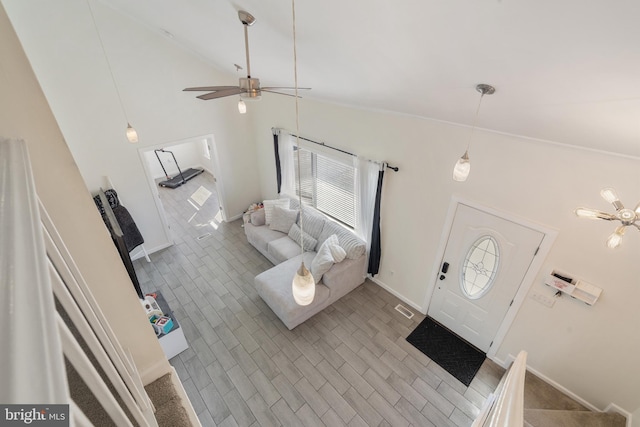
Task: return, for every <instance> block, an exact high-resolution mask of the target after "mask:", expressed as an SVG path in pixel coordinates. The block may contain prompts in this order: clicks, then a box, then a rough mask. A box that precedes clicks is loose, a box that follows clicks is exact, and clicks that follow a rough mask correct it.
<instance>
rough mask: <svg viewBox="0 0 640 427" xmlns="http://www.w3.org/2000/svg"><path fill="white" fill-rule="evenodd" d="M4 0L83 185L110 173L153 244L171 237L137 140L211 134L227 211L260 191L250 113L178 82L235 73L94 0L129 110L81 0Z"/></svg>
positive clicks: (230, 79) (232, 212) (229, 80)
mask: <svg viewBox="0 0 640 427" xmlns="http://www.w3.org/2000/svg"><path fill="white" fill-rule="evenodd" d="M2 1H3V4H4V5H5V8H6V10H7V14H8V15H9V17H10V19H11V21H12V23H13V25H14V27H15V28H16V32H17V33H18V36H19V37H20V40H21V42H22V44H23V46H24V49H25V51H26V53H27V56H28V57H29V60H30V61H31V64H32V66H33V69H34V71H35V74H36V76H37V77H38V79H39V82H40V84H41V86H42V88H43V91H44V93H45V95H46V97H47V99H48V101H49V104H50V106H51V109H52V111H53V113H54V115H55V117H56V120H57V121H58V123H59V126H60V129H61V130H62V133H63V135H64V137H65V139H66V141H67V143H68V145H69V147H70V149H71V152H72V153H73V157H74V159H75V161H76V163H77V165H78V167H79V169H80V172H81V174H82V176H83V178H84V180H85V182H86V185H87V187H88V188H89V190H90V191H96V190H97V189H98V188H99V187H100V186H104V185H105V184H104V178H103V177H104V176H109V177H110V179H111V181H112V182H113V185H114V186H115V188H117V189H118V192H119V194H120V195H121V197H122V199H123V201H124V200H126V203H127V205H126V206H127V208H128V209H129V211H130V212H131V215H132V216H133V218H134V219H135V221H136V223H137V224H138V226H139V228H140V231H141V232H142V234H143V236H144V238H145V246H146V247H147V249H148V250H151V251H153V250H154V249H157V248H161V247H165V246H166V245H167V244H168V243H169V237H168V236H167V233H166V232H165V229H164V228H163V226H162V222H161V220H160V214H159V212H158V210H157V207H156V205H155V203H154V201H153V198H152V191H153V188H152V187H151V186H150V184H149V182H148V180H147V178H146V176H145V174H144V168H143V165H142V161H143V160H142V158H141V157H140V156H139V154H138V149H139V148H141V147H144V146H156V145H161V144H169V143H172V142H174V141H180V140H184V139H187V138H192V137H196V136H199V135H209V134H213V135H214V137H215V141H216V145H217V149H218V155H219V158H220V166H221V168H220V169H221V170H220V171H217V172H218V174H219V175H220V176H219V178H221V179H222V180H223V182H224V183H225V190H226V191H225V195H226V198H227V200H223V201H222V206H223V208H224V209H225V212H226V217H227V218H232V217H234V216H237V215H240V214H241V213H242V212H243V210H244V209H246V206H248V205H249V203H251V202H252V201H254V200H257V199H258V198H259V186H258V184H257V182H258V181H257V172H256V171H257V166H256V159H255V156H254V153H253V142H252V139H251V137H250V135H251V133H250V124H249V121H250V114H247V115H239V114H237V110H236V108H235V102H237V100H233V99H227V100H224V99H223V100H217V101H201V100H199V99H196V98H195V96H194V94H193V93H187V92H182V89H183V88H185V87H188V86H196V85H204V84H216V83H218V84H233V83H234V82H237V80H235V77H234V76H225V75H221V74H220V73H219V72H218V71H216V70H215V69H214V68H213V67H211V66H210V65H208V64H206V63H204V62H203V61H201V60H199V59H198V58H195V57H194V56H193V55H191V54H189V53H187V52H185V51H183V50H181V49H180V48H178V46H177V45H176V44H175V43H174V42H173V41H172V40H170V39H167V38H165V37H163V36H162V35H160V34H156V33H153V32H151V31H150V30H149V29H147V28H146V27H143V26H141V25H139V24H137V23H135V22H133V21H131V20H130V19H129V18H127V17H123V16H121V15H119V14H118V13H117V12H115V11H113V10H112V9H110V8H109V7H108V6H105V5H104V4H102V3H100V2H97V1H94V0H91V5H92V8H93V11H94V15H95V19H96V22H97V24H98V27H99V30H100V35H101V37H102V41H103V43H104V47H105V50H106V52H107V55H108V58H109V62H110V65H111V68H112V70H113V74H114V76H115V80H116V82H117V85H118V88H119V90H120V94H121V97H122V103H123V105H124V108H125V110H126V113H127V118H126V119H125V116H124V114H123V111H122V108H121V107H120V104H119V101H118V95H117V92H116V89H115V86H114V84H113V81H112V78H111V75H110V73H109V68H108V64H107V62H106V60H105V56H104V53H103V51H102V49H101V47H100V42H99V40H98V36H97V33H96V30H95V27H94V25H93V22H92V19H91V15H90V11H89V8H88V7H87V3H86V1H85V0H61V1H57V2H49V1H46V0H34V1H29V2H23V1H20V0H17V1H16V0H2ZM127 119H128V120H129V121H130V122H131V124H132V125H133V126H134V127H135V128H136V130H137V131H138V135H139V138H140V142H139V143H138V144H130V143H129V142H128V141H127V140H126V138H125V135H124V130H125V127H126V123H127ZM178 162H180V163H181V166H182V162H181V160H180V159H178ZM232 165H233V166H232Z"/></svg>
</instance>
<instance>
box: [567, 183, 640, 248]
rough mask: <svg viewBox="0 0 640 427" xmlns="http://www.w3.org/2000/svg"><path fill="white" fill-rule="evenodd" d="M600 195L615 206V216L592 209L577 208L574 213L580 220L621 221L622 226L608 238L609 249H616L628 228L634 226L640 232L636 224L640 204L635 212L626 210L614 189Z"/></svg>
mask: <svg viewBox="0 0 640 427" xmlns="http://www.w3.org/2000/svg"><path fill="white" fill-rule="evenodd" d="M600 195H601V196H602V198H603V199H605V200H606V201H607V202H609V203H611V204H613V206H614V207H615V208H616V213H615V214H610V213H606V212H601V211H599V210H596V209H591V208H577V209H576V210H575V211H574V212H575V214H576V215H578V216H579V217H580V218H587V219H603V220H605V221H613V220H617V221H620V223H621V225H619V226H618V227H617V228H616V230H615V231H614V232H613V233H612V234H611V235H610V236H609V237H608V238H607V247H609V248H611V249H615V248H617V247H618V246H620V243H622V236H623V235H624V231H625V228H626V227H628V226H634V227H636V228H637V229H638V230H640V224H636V222H637V221H638V220H639V219H640V203H638V204H637V205H636V208H635V210H631V209H626V208H625V207H624V205H623V204H622V202H620V199H619V198H618V194H617V193H616V191H615V190H614V189H613V188H603V189H602V191H600Z"/></svg>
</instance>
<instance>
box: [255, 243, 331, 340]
mask: <svg viewBox="0 0 640 427" xmlns="http://www.w3.org/2000/svg"><path fill="white" fill-rule="evenodd" d="M315 255H316V254H315V252H306V253H305V254H304V257H303V256H301V255H298V256H296V257H294V258H291V259H290V260H288V261H285V262H283V263H282V264H278V265H276V266H275V267H273V268H270V269H269V270H267V271H264V272H262V273H260V274H259V275H257V276H256V278H255V286H256V291H257V292H258V294H259V295H260V297H262V299H263V300H264V301H265V302H266V303H267V305H268V306H269V307H271V310H273V312H274V313H275V314H276V316H278V317H279V318H280V320H282V322H283V323H284V324H285V325H286V326H287V328H289V329H293V328H295V327H296V326H297V325H299V324H300V323H302V322H304V321H305V320H306V319H308V318H309V317H311V316H313V315H314V314H316V313H317V312H319V311H320V310H322V309H323V308H325V307H326V306H327V305H328V304H329V294H330V293H329V288H327V287H326V286H324V285H323V284H318V283H316V289H315V295H314V297H313V301H312V302H311V304H309V305H305V306H301V305H298V304H296V302H295V300H294V299H293V293H292V291H291V281H292V280H293V276H294V275H295V274H296V271H297V270H298V268H299V267H300V262H301V261H302V260H303V259H304V262H305V265H307V266H309V265H310V264H311V261H312V259H313V257H314V256H315Z"/></svg>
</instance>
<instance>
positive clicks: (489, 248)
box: [460, 236, 500, 299]
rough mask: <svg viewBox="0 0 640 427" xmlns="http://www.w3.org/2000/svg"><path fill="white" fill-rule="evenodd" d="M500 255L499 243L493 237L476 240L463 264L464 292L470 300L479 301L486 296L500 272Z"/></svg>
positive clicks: (462, 285) (462, 283)
mask: <svg viewBox="0 0 640 427" xmlns="http://www.w3.org/2000/svg"><path fill="white" fill-rule="evenodd" d="M499 260H500V253H499V251H498V242H496V240H495V239H494V238H493V237H491V236H482V237H480V238H479V239H478V240H476V241H475V242H474V243H473V245H471V248H469V251H468V252H467V256H466V257H465V260H464V263H463V264H462V277H461V283H460V284H461V287H462V292H463V293H464V294H465V295H466V296H467V297H468V298H469V299H478V298H480V297H482V296H483V295H484V294H486V293H487V292H488V291H489V289H491V285H492V284H493V281H494V279H495V278H496V274H497V272H498V261H499Z"/></svg>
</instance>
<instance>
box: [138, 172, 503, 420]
mask: <svg viewBox="0 0 640 427" xmlns="http://www.w3.org/2000/svg"><path fill="white" fill-rule="evenodd" d="M201 186H202V187H204V188H206V189H208V190H209V191H211V192H212V194H211V196H210V197H209V198H208V199H207V201H206V202H205V203H204V204H203V205H202V206H200V204H198V203H197V202H194V201H193V200H191V201H189V199H190V197H191V195H192V194H193V193H194V192H196V190H198V189H199V188H200V187H201ZM159 191H160V194H161V200H162V202H163V205H164V207H165V210H166V213H167V217H168V221H169V223H170V224H171V229H172V232H173V236H174V239H175V245H174V246H172V247H170V248H168V249H165V250H163V251H160V252H157V253H154V254H152V255H151V260H152V262H151V263H147V262H146V261H145V260H144V259H140V260H137V261H135V263H134V264H135V267H136V271H137V273H138V277H139V280H140V283H141V286H142V289H143V291H144V292H151V291H154V290H160V291H161V292H162V293H163V295H164V297H165V298H166V300H167V302H168V303H169V304H170V306H171V308H172V309H173V311H174V313H175V315H176V317H177V319H178V321H179V322H180V325H181V326H182V328H183V329H184V333H185V335H186V337H187V341H188V342H189V345H190V348H189V349H188V350H186V351H184V352H182V353H181V354H179V355H178V356H176V357H174V358H173V359H171V360H170V363H171V364H172V365H173V366H174V367H175V369H176V371H177V372H178V375H179V377H180V379H181V381H182V383H183V385H184V388H185V390H186V391H187V394H188V395H189V398H190V400H191V403H192V405H193V407H194V408H195V411H196V413H197V414H198V417H199V419H200V421H201V423H202V425H203V426H279V425H282V426H296V427H297V426H328V427H334V426H409V425H412V426H435V427H447V426H469V425H471V423H472V420H473V418H474V417H475V415H476V414H477V413H478V412H479V408H480V407H481V406H482V404H483V402H484V400H485V398H486V397H487V396H488V395H489V394H490V393H491V392H492V391H493V390H494V389H495V387H496V386H497V384H498V381H499V379H500V377H501V376H502V373H503V370H502V368H500V367H499V366H497V365H496V364H494V363H492V362H490V361H486V362H485V363H484V365H483V366H482V368H481V369H480V371H479V372H478V374H477V376H476V378H475V379H474V380H473V382H472V383H471V385H470V386H469V387H465V386H464V385H463V384H462V383H460V382H459V381H457V380H456V379H455V378H453V377H452V376H451V375H450V374H448V373H447V372H445V371H444V370H443V369H442V368H440V367H439V366H438V365H437V364H435V363H434V362H432V361H431V360H430V359H429V358H428V357H426V356H425V355H424V354H422V353H421V352H420V351H418V350H416V349H415V348H414V347H412V346H411V345H410V344H408V343H407V342H406V341H405V338H406V336H407V335H408V334H409V333H410V332H411V331H412V330H413V328H414V327H415V326H417V325H418V323H420V321H421V320H422V319H423V318H424V316H423V315H421V314H420V313H416V315H415V316H414V317H413V319H411V320H409V319H407V318H406V317H404V316H403V315H401V314H400V313H398V312H397V311H396V310H395V309H394V307H395V306H396V305H397V304H398V303H400V300H398V299H397V298H396V297H395V296H393V295H391V294H390V293H389V292H387V291H385V290H384V289H382V288H381V287H379V286H378V285H376V284H374V283H373V282H371V281H369V280H367V281H366V282H365V283H364V284H363V285H362V286H360V287H358V288H357V289H356V290H354V291H353V292H351V293H350V294H348V295H347V296H345V297H344V298H342V299H341V300H339V301H337V302H336V303H334V304H333V305H331V306H330V307H328V308H326V309H325V310H324V311H322V312H321V313H319V314H317V315H316V316H314V317H313V318H311V319H309V320H308V321H306V322H305V323H303V324H302V325H300V326H298V327H296V328H295V329H294V330H293V331H289V330H288V329H287V328H286V327H285V326H284V325H283V324H282V322H280V320H279V319H278V318H277V317H276V316H275V315H274V314H273V312H272V311H271V309H270V308H269V307H268V306H267V305H266V304H265V303H264V302H263V301H262V299H261V298H260V297H259V296H258V294H257V293H256V291H255V290H254V287H253V278H254V277H255V276H256V275H257V274H258V273H260V272H262V271H264V270H266V269H268V268H270V267H271V264H270V262H269V261H268V260H267V259H265V258H264V257H263V256H262V255H261V254H260V253H259V252H258V251H257V250H255V249H254V248H253V247H252V246H251V245H250V244H249V243H247V240H246V238H245V236H244V230H243V228H242V221H241V220H237V221H233V222H230V223H225V222H222V221H221V219H220V215H219V206H218V200H217V197H216V193H215V184H214V182H213V179H212V177H211V176H210V175H209V174H207V173H204V174H202V175H199V176H198V177H196V178H194V179H192V180H191V181H189V182H188V183H187V184H185V185H183V186H181V187H179V188H177V189H174V190H171V189H165V188H159ZM200 194H202V191H201V192H200ZM196 198H197V197H196ZM200 201H202V200H201V199H200ZM207 233H209V234H207ZM198 237H201V239H198ZM412 311H415V310H412Z"/></svg>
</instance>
